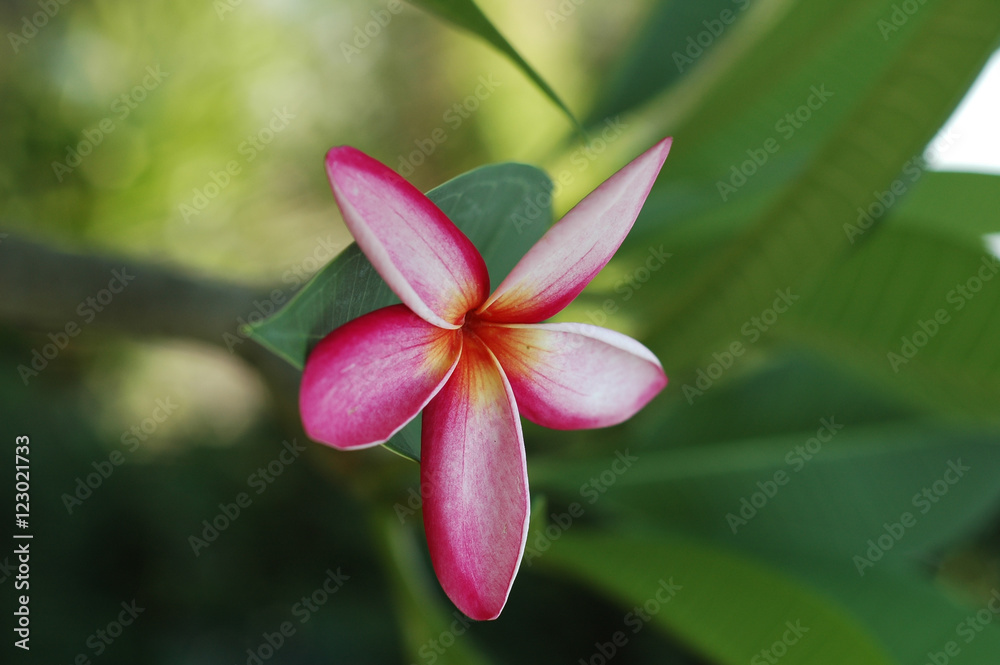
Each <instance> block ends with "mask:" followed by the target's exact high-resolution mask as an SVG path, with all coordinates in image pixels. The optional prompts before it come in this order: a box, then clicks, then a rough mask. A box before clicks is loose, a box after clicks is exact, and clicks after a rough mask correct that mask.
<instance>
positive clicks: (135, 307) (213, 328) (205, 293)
mask: <svg viewBox="0 0 1000 665" xmlns="http://www.w3.org/2000/svg"><path fill="white" fill-rule="evenodd" d="M0 294H2V295H0V324H7V325H10V326H11V327H17V328H28V329H34V330H37V331H39V332H42V333H52V334H59V333H70V334H74V333H73V332H72V331H74V330H82V329H83V328H90V327H93V328H97V329H101V330H105V331H108V332H113V333H118V334H124V335H129V336H135V337H153V338H156V337H167V338H187V339H193V340H198V341H201V342H205V343H208V344H212V345H214V346H218V347H221V348H223V349H226V350H227V351H229V352H233V353H235V354H237V355H239V356H240V357H242V358H243V359H244V360H246V361H247V362H249V363H250V364H251V365H253V366H255V367H256V368H257V369H258V370H259V371H260V372H261V374H262V375H263V378H264V380H265V381H266V382H267V383H268V385H269V386H270V387H271V389H272V391H273V392H274V396H275V398H276V403H277V405H278V406H279V408H280V409H281V410H282V411H286V410H288V409H295V396H296V395H297V392H298V373H297V372H296V371H295V370H294V369H293V368H292V367H290V366H289V365H287V364H286V363H285V362H284V361H282V360H280V359H278V358H277V357H275V356H273V355H272V354H271V353H270V352H268V351H267V350H265V349H264V348H262V347H261V346H259V345H258V344H256V343H255V342H253V341H250V340H247V339H245V338H243V337H239V336H238V326H239V323H238V320H239V319H241V318H242V319H245V318H246V317H247V315H248V314H249V313H251V312H253V311H255V310H254V301H255V300H258V301H260V300H263V299H265V298H266V297H267V296H266V291H265V290H263V289H255V288H251V287H248V286H245V285H241V284H234V283H230V282H222V281H217V280H212V279H206V278H195V277H193V276H191V275H189V274H184V273H182V272H180V271H178V270H176V269H172V268H168V267H165V266H161V265H156V264H154V263H150V262H147V261H141V260H137V259H130V258H113V257H105V256H95V255H81V254H71V253H66V252H62V251H58V250H55V249H52V248H49V247H45V246H44V245H40V244H37V243H34V242H30V241H27V240H24V239H21V238H17V237H16V236H14V235H13V234H3V233H0ZM74 326H75V328H74ZM227 333H228V335H227ZM75 334H79V332H76V333H75ZM234 340H237V341H236V343H234ZM227 341H228V345H227Z"/></svg>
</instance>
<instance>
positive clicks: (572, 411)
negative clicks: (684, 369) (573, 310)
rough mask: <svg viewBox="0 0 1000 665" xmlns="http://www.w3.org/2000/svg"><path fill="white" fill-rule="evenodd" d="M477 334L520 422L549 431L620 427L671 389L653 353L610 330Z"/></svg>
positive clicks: (491, 327) (495, 327) (511, 327)
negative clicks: (507, 385)
mask: <svg viewBox="0 0 1000 665" xmlns="http://www.w3.org/2000/svg"><path fill="white" fill-rule="evenodd" d="M476 334H477V335H479V337H480V338H481V339H482V340H483V342H484V343H485V344H486V345H487V346H488V347H489V349H490V351H492V352H493V354H494V355H495V356H496V358H497V360H499V361H500V365H501V367H503V370H504V373H505V374H506V376H507V379H508V380H509V381H510V385H511V388H512V389H513V391H514V396H515V397H516V399H517V406H518V409H519V410H520V412H521V415H523V416H524V417H525V418H527V419H528V420H531V421H532V422H534V423H538V424H539V425H543V426H544V427H550V428H552V429H588V428H592V427H607V426H609V425H617V424H618V423H620V422H622V421H624V420H627V419H629V418H631V417H632V416H633V415H634V414H635V413H636V412H637V411H639V409H641V408H642V407H644V406H645V405H646V404H647V403H648V402H649V400H651V399H653V397H655V396H656V394H657V393H659V392H660V391H661V390H662V389H663V387H664V386H666V385H667V377H666V375H665V374H664V373H663V367H662V366H661V365H660V362H659V361H658V360H657V359H656V356H654V355H653V353H652V351H650V350H649V349H647V348H646V347H645V346H643V345H642V344H640V343H639V342H637V341H635V340H634V339H632V338H631V337H628V336H626V335H622V334H621V333H618V332H615V331H613V330H608V329H607V328H599V327H597V326H591V325H587V324H584V323H538V324H529V325H518V324H487V323H484V324H482V325H480V326H478V327H477V328H476Z"/></svg>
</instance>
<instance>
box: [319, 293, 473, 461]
mask: <svg viewBox="0 0 1000 665" xmlns="http://www.w3.org/2000/svg"><path fill="white" fill-rule="evenodd" d="M461 350H462V333H460V332H458V331H455V330H445V329H443V328H438V327H437V326H433V325H431V324H429V323H427V322H426V321H424V320H423V319H421V318H420V317H418V316H417V315H416V314H414V313H413V312H411V311H410V310H408V309H407V308H406V307H405V306H403V305H392V306H390V307H384V308H382V309H377V310H375V311H374V312H370V313H368V314H365V315H364V316H362V317H360V318H357V319H354V320H353V321H350V322H348V323H345V324H344V325H342V326H341V327H339V328H337V329H336V330H334V331H333V332H331V333H330V334H329V335H327V336H326V337H324V338H323V339H322V341H320V343H319V344H318V345H317V346H316V348H315V349H313V351H312V353H310V354H309V358H308V359H307V360H306V366H305V370H304V372H303V373H302V385H301V388H300V392H299V409H300V411H301V414H302V424H303V426H304V427H305V430H306V433H307V434H308V435H309V437H310V438H312V439H314V440H316V441H321V442H323V443H326V444H329V445H331V446H334V447H335V448H341V449H348V448H363V447H366V446H374V445H376V444H379V443H384V442H385V441H387V440H389V438H390V437H391V436H392V435H393V434H395V433H396V432H398V431H399V430H400V429H401V428H402V427H403V425H405V424H406V423H408V422H409V421H410V420H412V419H413V418H414V416H416V415H417V414H418V413H420V410H421V409H422V408H424V405H425V404H427V402H428V401H429V400H430V399H431V398H432V397H433V396H434V395H435V394H437V392H438V390H439V389H440V388H441V386H442V385H444V383H445V381H447V379H448V377H449V376H450V375H451V372H452V371H453V370H454V368H455V365H456V363H457V362H458V358H459V355H460V354H461Z"/></svg>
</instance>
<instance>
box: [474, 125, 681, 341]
mask: <svg viewBox="0 0 1000 665" xmlns="http://www.w3.org/2000/svg"><path fill="white" fill-rule="evenodd" d="M671 140H672V139H669V138H666V139H663V140H662V141H660V142H659V143H657V144H656V145H655V146H653V147H652V148H650V149H649V150H647V151H646V152H644V153H643V154H641V155H639V156H638V157H637V158H635V159H634V160H632V161H631V162H630V163H629V164H627V165H626V166H625V167H624V168H623V169H621V170H620V171H618V172H617V173H616V174H614V175H613V176H611V177H610V178H608V179H607V180H605V181H604V182H603V183H602V184H601V186H600V187H598V188H597V189H595V190H594V191H593V192H591V193H590V194H588V195H587V197H586V198H584V199H583V200H582V201H580V202H579V203H578V204H576V206H575V207H574V208H573V209H572V210H570V211H569V212H568V213H566V215H565V216H564V217H563V218H562V219H561V220H559V222H558V223H556V224H555V225H554V226H553V227H552V228H551V229H549V230H548V232H546V234H545V235H544V236H542V238H541V239H540V240H539V241H538V242H537V243H535V246H534V247H532V248H531V249H530V250H529V251H528V253H527V254H525V255H524V258H522V259H521V261H520V262H518V264H517V265H516V266H514V269H513V270H511V272H510V274H509V275H508V276H507V278H506V279H504V280H503V282H501V283H500V286H498V287H497V290H496V291H494V292H493V294H492V295H491V296H490V297H489V299H488V300H487V301H486V302H485V303H483V305H482V306H481V307H480V308H479V309H478V310H477V311H478V313H479V315H480V316H481V317H482V318H483V319H487V320H490V321H502V322H509V323H536V322H538V321H544V320H545V319H547V318H549V317H550V316H553V315H554V314H556V313H557V312H559V311H560V310H562V309H563V308H564V307H565V306H566V305H567V304H569V302H570V301H571V300H573V298H575V297H576V296H577V295H579V293H580V291H583V288H584V287H585V286H587V284H589V283H590V280H592V279H593V278H594V275H596V274H597V273H598V272H600V271H601V268H603V267H604V266H605V265H607V263H608V261H610V260H611V257H612V256H614V253H615V252H616V251H617V250H618V247H619V246H620V245H621V244H622V241H623V240H625V236H626V235H628V232H629V230H630V229H631V228H632V224H634V223H635V218H636V217H638V215H639V210H640V209H641V208H642V204H643V203H644V202H645V200H646V196H647V195H648V194H649V190H650V189H651V188H652V187H653V181H655V180H656V176H657V174H658V173H659V172H660V167H662V166H663V161H664V160H665V159H666V158H667V152H669V150H670V143H671Z"/></svg>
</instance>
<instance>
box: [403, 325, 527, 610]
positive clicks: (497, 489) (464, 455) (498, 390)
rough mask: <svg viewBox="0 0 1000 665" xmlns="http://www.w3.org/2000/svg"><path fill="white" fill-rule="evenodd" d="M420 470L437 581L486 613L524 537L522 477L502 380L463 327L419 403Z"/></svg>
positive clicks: (508, 577)
mask: <svg viewBox="0 0 1000 665" xmlns="http://www.w3.org/2000/svg"><path fill="white" fill-rule="evenodd" d="M420 478H421V480H420V482H421V491H422V492H423V494H424V496H425V497H426V499H425V501H424V526H425V527H426V531H427V543H428V546H429V547H430V553H431V562H432V563H433V564H434V571H435V572H436V573H437V577H438V580H440V581H441V586H442V587H443V588H444V590H445V592H446V593H447V594H448V597H449V598H451V600H452V602H454V603H455V605H456V606H457V607H458V609H460V610H461V611H462V612H464V613H465V614H466V615H468V616H469V617H471V618H473V619H476V620H480V621H483V620H487V619H495V618H496V617H497V616H499V614H500V610H502V609H503V606H504V604H505V603H506V602H507V595H508V594H509V593H510V588H511V585H512V584H513V583H514V576H515V575H516V574H517V570H518V567H519V566H520V563H521V555H522V554H523V553H524V544H525V540H526V539H527V536H528V510H529V503H528V476H527V470H526V467H525V458H524V440H523V438H522V435H521V422H520V419H519V418H518V413H517V406H516V405H515V403H514V396H513V394H512V393H511V390H510V385H509V384H508V383H507V380H506V378H504V375H503V372H502V370H501V369H500V367H499V365H497V362H496V359H495V358H494V357H493V356H492V354H490V352H489V351H488V350H487V349H486V347H484V346H483V345H482V343H481V342H479V341H478V340H477V339H476V338H475V337H473V336H471V335H466V338H465V342H464V346H463V350H462V358H461V360H460V361H459V363H458V367H456V368H455V371H454V373H453V374H452V376H451V378H450V379H449V380H448V383H447V384H446V385H445V387H444V388H442V389H441V392H439V393H438V394H437V395H436V396H435V397H434V399H433V400H431V402H430V403H429V404H428V405H427V408H426V409H425V410H424V419H423V436H422V443H421V461H420Z"/></svg>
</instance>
